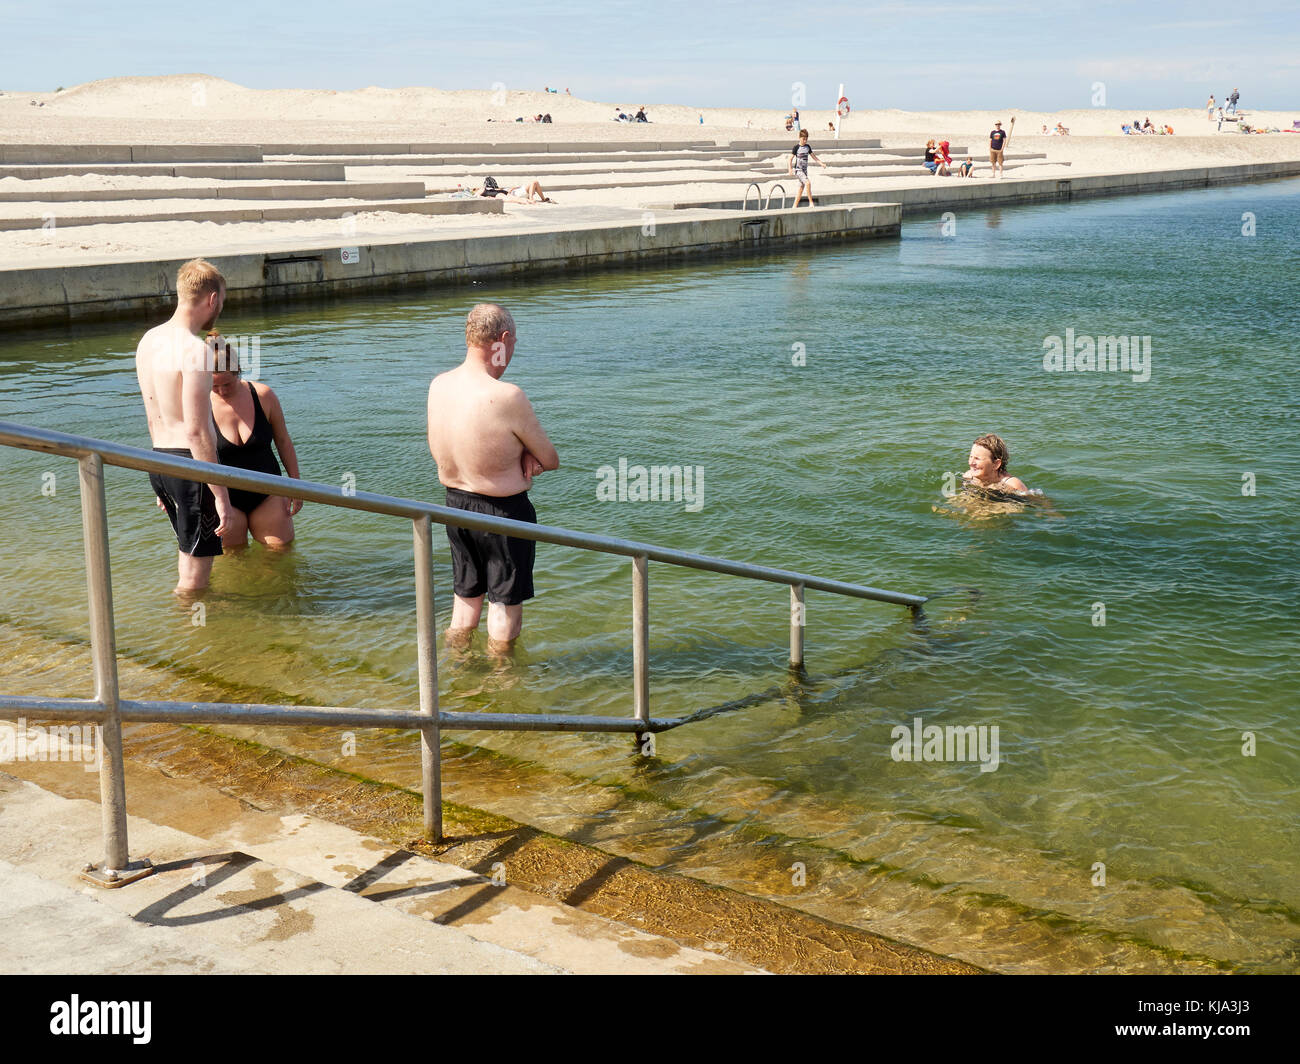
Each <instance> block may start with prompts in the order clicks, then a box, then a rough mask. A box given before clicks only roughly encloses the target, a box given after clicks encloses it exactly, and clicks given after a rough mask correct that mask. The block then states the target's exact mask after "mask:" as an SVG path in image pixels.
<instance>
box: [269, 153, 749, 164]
mask: <svg viewBox="0 0 1300 1064" xmlns="http://www.w3.org/2000/svg"><path fill="white" fill-rule="evenodd" d="M746 154H748V153H746V152H739V151H715V152H706V151H691V152H653V151H637V152H574V153H572V154H565V153H562V152H552V153H549V154H531V155H530V154H527V153H519V152H504V153H500V154H461V155H453V154H448V155H339V156H332V157H329V158H330V159H331V161H333V162H339V163H342V164H343V165H345V166H354V167H360V166H401V167H407V166H529V167H546V168H549V167H551V166H553V165H555V164H557V163H570V164H572V163H603V164H605V165H607V166H614V165H617V166H619V167H622V166H623V165H625V164H626V163H629V162H633V163H635V162H674V161H677V160H681V161H683V162H686V161H692V160H694V161H701V162H709V161H712V160H743V159H744V158H745V156H746ZM271 158H272V159H273V160H275V161H281V160H283V161H285V162H288V161H293V160H301V159H308V158H310V156H300V155H286V156H272V157H271Z"/></svg>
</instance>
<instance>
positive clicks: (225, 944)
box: [0, 761, 755, 974]
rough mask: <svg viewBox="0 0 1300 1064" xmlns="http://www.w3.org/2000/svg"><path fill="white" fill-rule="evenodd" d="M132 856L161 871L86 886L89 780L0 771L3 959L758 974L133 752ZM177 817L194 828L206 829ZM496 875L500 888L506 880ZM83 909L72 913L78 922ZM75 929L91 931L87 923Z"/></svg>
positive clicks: (503, 868) (7, 963)
mask: <svg viewBox="0 0 1300 1064" xmlns="http://www.w3.org/2000/svg"><path fill="white" fill-rule="evenodd" d="M127 764H128V784H127V794H128V800H129V801H130V802H131V804H132V807H133V808H134V809H138V810H140V811H141V812H147V813H148V814H149V815H148V816H141V815H139V814H138V813H137V814H136V815H132V816H131V817H130V818H129V824H128V830H129V832H130V839H131V850H132V856H133V857H136V858H139V857H148V858H149V859H150V860H151V861H152V862H153V864H154V866H155V868H156V869H157V870H156V871H155V873H154V874H153V875H151V876H148V877H146V878H144V879H141V880H138V881H137V882H134V883H131V884H128V885H127V886H124V887H121V888H119V889H116V890H102V889H99V888H95V887H91V886H89V885H84V884H83V883H82V882H81V881H80V880H79V879H78V877H77V869H78V868H79V867H80V865H81V864H82V863H84V862H85V860H86V857H87V855H88V854H89V855H93V854H96V853H98V852H99V843H100V838H99V822H100V821H99V808H98V802H97V801H93V800H87V799H85V798H81V797H75V796H73V795H76V794H77V793H83V794H84V793H94V789H95V788H96V787H97V778H96V776H95V775H94V774H90V773H86V772H84V771H82V767H81V766H79V765H74V764H70V763H68V764H60V763H49V764H41V765H30V764H25V765H23V766H22V770H24V771H31V772H41V773H43V774H45V775H46V776H47V777H48V778H47V779H45V780H43V781H42V782H44V783H45V784H46V786H45V787H41V786H38V785H36V784H35V783H34V782H31V781H30V780H24V779H20V778H16V777H15V776H12V775H5V774H0V902H2V903H3V904H4V907H5V911H6V914H7V915H10V916H13V915H18V916H19V918H20V920H21V921H22V922H21V923H20V924H19V925H18V926H22V927H24V928H25V929H26V933H25V934H23V935H6V936H3V938H2V939H0V970H3V971H6V972H10V973H36V972H75V973H78V974H82V973H84V974H100V973H104V974H110V973H126V972H136V971H142V970H146V971H153V970H156V969H155V964H156V965H157V967H158V968H161V969H162V970H166V971H170V972H185V971H190V972H200V971H226V972H250V973H251V972H263V973H294V974H299V973H301V974H342V973H347V974H372V973H390V974H416V973H441V974H545V973H564V972H574V973H585V974H620V973H629V974H630V973H642V974H647V973H664V974H667V973H686V972H701V973H703V972H709V973H719V972H727V973H737V972H747V971H755V969H753V968H752V967H750V966H748V965H744V964H741V963H736V962H731V961H728V960H726V959H724V958H721V957H718V956H716V955H714V954H710V953H705V952H703V951H699V950H692V949H687V948H684V947H681V946H679V945H678V944H676V943H673V942H670V941H669V940H667V939H663V938H661V937H659V936H655V935H649V934H645V933H644V932H640V931H637V930H635V929H633V928H630V927H626V926H624V925H621V924H617V923H614V922H613V921H611V920H607V919H605V918H603V917H599V916H595V915H592V914H590V913H586V912H583V911H582V910H578V909H573V908H571V907H569V906H566V905H563V904H561V903H559V902H555V901H552V900H550V899H547V898H541V897H539V896H537V895H533V894H530V893H528V892H526V891H523V890H520V889H518V888H515V887H511V886H509V885H508V878H509V870H508V858H506V860H505V861H503V862H501V863H500V869H498V870H496V876H497V881H496V882H494V881H493V879H491V878H488V877H485V876H482V875H478V874H476V873H473V872H469V871H466V870H465V869H463V868H460V867H457V866H455V865H449V864H444V863H442V862H439V861H434V860H431V859H429V858H427V857H424V856H422V855H420V854H416V853H414V852H412V851H409V850H404V849H400V848H395V847H393V846H391V845H389V844H386V843H384V842H382V841H380V840H377V839H374V838H371V837H368V836H365V835H362V834H360V833H358V832H355V831H352V830H351V829H348V828H344V827H341V826H339V825H336V824H331V823H329V822H327V821H322V820H317V819H315V818H312V817H308V816H305V815H301V814H290V815H285V816H281V815H277V814H275V813H272V812H268V811H265V810H260V809H256V808H254V807H252V806H250V805H249V804H248V803H247V802H241V801H240V800H239V799H238V798H237V797H233V796H231V795H227V794H225V793H223V792H222V791H219V790H217V789H215V788H213V787H209V786H207V785H204V784H199V783H195V782H193V781H189V780H183V779H179V778H175V777H171V776H166V775H164V774H162V773H161V772H159V771H157V770H154V769H151V768H149V767H148V766H144V765H140V764H138V763H134V762H130V761H128V763H127ZM179 824H194V825H197V824H202V825H203V826H204V837H199V836H197V835H195V834H191V833H190V832H187V831H185V830H182V828H181V827H179V826H177V825H179ZM503 882H504V885H502V883H503ZM74 916H76V917H77V918H78V919H77V922H75V923H74V922H72V918H73V917H74ZM83 929H89V930H90V931H91V933H90V934H84V935H83V933H82V932H83Z"/></svg>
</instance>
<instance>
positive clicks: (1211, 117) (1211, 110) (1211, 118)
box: [1205, 93, 1214, 122]
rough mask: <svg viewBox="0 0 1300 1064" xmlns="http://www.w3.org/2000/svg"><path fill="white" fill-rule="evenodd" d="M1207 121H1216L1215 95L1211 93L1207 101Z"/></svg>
mask: <svg viewBox="0 0 1300 1064" xmlns="http://www.w3.org/2000/svg"><path fill="white" fill-rule="evenodd" d="M1205 120H1206V121H1207V122H1213V121H1214V93H1210V98H1209V99H1208V100H1206V101H1205Z"/></svg>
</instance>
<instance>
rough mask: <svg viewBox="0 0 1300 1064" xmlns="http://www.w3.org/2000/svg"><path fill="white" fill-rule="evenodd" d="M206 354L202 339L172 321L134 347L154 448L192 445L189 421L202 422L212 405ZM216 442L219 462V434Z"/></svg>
mask: <svg viewBox="0 0 1300 1064" xmlns="http://www.w3.org/2000/svg"><path fill="white" fill-rule="evenodd" d="M205 356H206V351H205V349H204V346H203V341H202V340H200V339H199V338H198V337H197V336H195V335H194V334H193V333H192V332H190V331H189V329H187V328H185V327H184V326H183V325H178V324H176V323H175V322H174V321H167V322H164V323H163V324H162V325H156V326H154V328H152V329H150V330H149V331H148V332H147V333H145V334H144V337H143V338H142V339H141V340H140V343H139V345H138V346H137V347H136V350H135V375H136V379H137V380H138V381H139V382H140V395H141V396H142V397H143V399H144V412H145V416H146V417H147V418H148V419H149V438H150V439H151V440H152V441H153V445H154V446H155V447H189V446H190V445H191V444H190V429H189V428H187V424H189V425H192V424H195V423H196V422H197V421H202V420H203V418H204V417H206V415H207V412H208V410H210V409H211V406H210V403H211V400H210V398H209V392H210V391H211V389H212V383H211V381H212V377H211V374H204V373H203V370H204V368H205V364H204V363H205ZM186 369H189V370H190V372H189V373H186V372H185V370H186ZM205 377H206V381H205V379H204V378H205ZM205 384H206V386H207V387H206V390H204V386H205ZM187 411H188V412H189V414H190V417H189V419H188V421H187V418H186V413H187ZM196 411H197V412H198V414H199V417H198V418H196V417H195V412H196ZM212 446H213V455H214V460H215V454H216V440H215V438H214V439H213V441H212Z"/></svg>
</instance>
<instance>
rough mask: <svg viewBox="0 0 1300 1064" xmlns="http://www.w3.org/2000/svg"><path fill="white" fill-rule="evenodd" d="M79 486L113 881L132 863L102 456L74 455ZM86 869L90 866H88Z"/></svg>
mask: <svg viewBox="0 0 1300 1064" xmlns="http://www.w3.org/2000/svg"><path fill="white" fill-rule="evenodd" d="M77 466H78V472H79V475H80V476H79V479H80V487H81V532H82V538H83V541H84V543H85V551H86V587H87V591H88V593H89V597H90V655H91V660H92V661H93V662H94V668H95V701H96V702H98V703H99V704H100V705H101V706H102V707H103V708H104V718H103V721H102V722H101V723H100V724H99V728H98V730H99V753H100V765H99V806H100V817H101V819H102V822H103V831H104V863H103V866H102V868H101V869H100V874H101V875H102V876H103V877H105V879H106V880H112V881H114V882H116V881H117V879H118V875H117V874H118V873H121V872H123V871H125V870H126V869H127V868H128V867H129V865H130V857H129V856H128V848H127V836H126V775H125V769H124V766H123V764H122V716H121V709H120V706H119V702H118V699H119V693H118V683H117V639H116V637H115V636H114V633H113V580H112V573H111V571H110V569H109V563H108V505H107V502H106V500H105V495H104V460H103V458H101V457H100V456H99V455H98V454H93V453H92V454H88V455H84V456H83V457H81V458H79V459H78V460H77ZM86 872H87V874H88V875H89V874H90V873H91V869H90V868H88V869H87V870H86Z"/></svg>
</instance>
